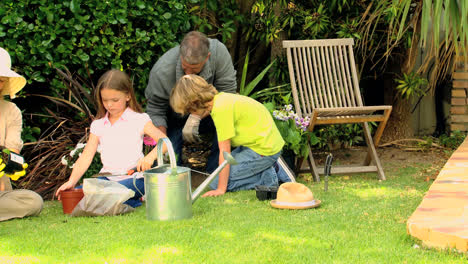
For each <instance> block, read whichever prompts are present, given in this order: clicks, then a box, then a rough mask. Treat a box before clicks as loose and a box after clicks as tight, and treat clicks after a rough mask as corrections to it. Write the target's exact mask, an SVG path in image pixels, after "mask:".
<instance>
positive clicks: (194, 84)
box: [169, 74, 218, 115]
mask: <svg viewBox="0 0 468 264" xmlns="http://www.w3.org/2000/svg"><path fill="white" fill-rule="evenodd" d="M217 93H218V91H216V88H215V87H214V86H213V85H211V84H209V83H207V82H206V81H205V79H203V78H202V77H200V76H198V75H195V74H188V75H184V76H182V77H181V78H180V79H179V80H178V81H177V83H176V85H175V86H174V88H173V89H172V92H171V98H170V100H169V101H170V104H171V107H172V109H174V111H175V112H176V113H179V114H182V115H186V114H190V113H191V112H194V111H197V110H199V109H206V108H207V107H206V106H205V104H206V103H208V102H210V101H212V100H213V98H214V96H215V95H216V94H217Z"/></svg>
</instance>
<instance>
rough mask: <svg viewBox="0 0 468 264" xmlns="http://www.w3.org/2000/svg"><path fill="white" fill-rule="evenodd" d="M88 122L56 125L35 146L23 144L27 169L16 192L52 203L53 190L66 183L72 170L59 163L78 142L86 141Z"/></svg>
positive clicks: (68, 122) (66, 121)
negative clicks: (21, 190) (27, 191)
mask: <svg viewBox="0 0 468 264" xmlns="http://www.w3.org/2000/svg"><path fill="white" fill-rule="evenodd" d="M88 126H89V120H88V121H83V122H81V123H76V122H72V121H70V120H62V121H57V122H56V123H55V124H54V125H52V126H51V127H50V128H49V130H48V131H46V133H44V134H43V135H45V136H42V137H41V138H40V139H39V140H38V141H37V142H34V143H29V144H26V146H25V147H24V149H23V155H24V156H25V158H26V160H27V161H28V163H29V165H30V167H29V169H28V173H27V175H26V176H25V177H23V178H20V180H19V181H18V183H17V187H18V188H24V189H30V190H33V191H36V192H37V193H39V194H40V195H41V196H42V197H43V198H44V199H53V198H54V197H53V195H54V192H55V190H56V189H57V188H58V187H59V186H60V185H61V184H62V183H64V182H65V181H67V180H68V177H69V176H70V172H71V170H70V169H69V168H68V167H67V166H64V165H63V164H62V163H61V160H62V157H63V156H65V155H68V154H69V153H70V148H71V147H74V146H75V145H76V143H77V142H85V141H86V137H87V135H86V130H85V129H84V127H88Z"/></svg>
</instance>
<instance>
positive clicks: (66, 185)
mask: <svg viewBox="0 0 468 264" xmlns="http://www.w3.org/2000/svg"><path fill="white" fill-rule="evenodd" d="M75 185H76V183H72V182H70V181H67V182H66V183H64V184H62V186H60V188H58V190H57V191H56V192H55V196H57V199H58V200H59V201H60V193H61V192H62V191H66V190H71V189H73V188H75Z"/></svg>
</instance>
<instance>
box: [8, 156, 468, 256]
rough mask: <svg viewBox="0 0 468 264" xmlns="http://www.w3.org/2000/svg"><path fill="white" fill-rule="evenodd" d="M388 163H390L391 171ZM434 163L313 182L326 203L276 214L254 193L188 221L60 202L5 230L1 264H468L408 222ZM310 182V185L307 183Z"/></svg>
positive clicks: (202, 209) (225, 199) (216, 203)
mask: <svg viewBox="0 0 468 264" xmlns="http://www.w3.org/2000/svg"><path fill="white" fill-rule="evenodd" d="M387 165H388V164H387ZM430 166H431V165H430V164H419V165H415V166H407V167H401V164H394V165H393V166H392V165H390V166H388V169H387V170H386V176H387V178H388V180H387V181H378V180H377V177H376V175H375V174H366V175H353V176H346V175H345V176H332V177H330V178H331V179H330V182H329V191H328V192H324V191H323V183H312V182H307V183H306V184H307V185H308V186H310V188H311V190H312V192H313V193H314V196H315V197H316V198H317V199H320V200H322V205H321V206H320V207H319V208H316V209H310V210H279V209H274V208H272V207H270V205H269V203H268V202H267V201H258V200H257V199H256V197H255V192H254V191H242V192H237V193H228V194H226V195H224V196H221V197H216V198H200V199H199V200H197V202H196V203H195V204H194V205H193V211H194V216H193V218H192V219H189V220H182V221H173V222H159V221H148V220H146V215H145V208H144V206H143V207H140V208H138V209H137V210H136V211H135V212H133V213H130V214H127V215H122V216H113V217H94V218H86V217H83V218H73V217H69V216H66V215H63V214H62V212H61V205H60V203H59V202H57V201H48V202H46V203H45V207H44V210H43V211H42V213H41V215H40V216H39V217H30V218H25V219H18V220H10V221H6V222H2V223H0V263H462V262H465V261H466V255H463V254H459V253H455V252H453V251H449V250H447V251H438V250H434V249H425V248H423V247H419V248H415V247H414V246H415V245H416V244H420V242H419V241H417V240H415V239H413V238H411V237H410V236H409V235H408V234H407V233H406V220H407V219H408V217H409V216H410V215H411V214H412V213H413V211H414V210H415V208H416V207H417V206H418V204H419V203H420V202H421V199H422V197H423V196H424V193H425V192H426V191H427V190H428V188H429V186H430V184H431V183H432V182H431V181H429V182H428V181H424V178H425V172H426V171H427V170H428V168H429V167H430ZM302 180H303V181H307V178H302Z"/></svg>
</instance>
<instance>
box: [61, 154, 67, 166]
mask: <svg viewBox="0 0 468 264" xmlns="http://www.w3.org/2000/svg"><path fill="white" fill-rule="evenodd" d="M62 164H63V165H65V166H67V165H68V160H67V159H66V158H65V156H63V157H62Z"/></svg>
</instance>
